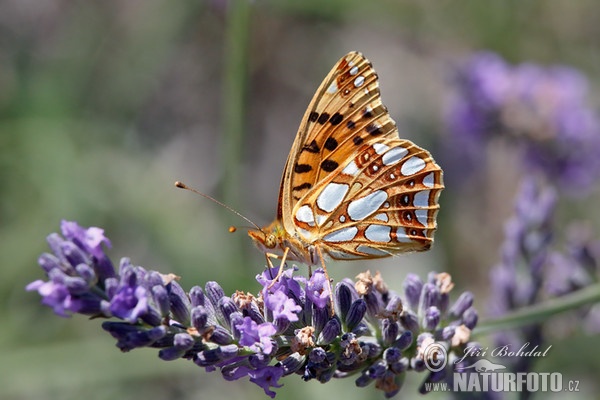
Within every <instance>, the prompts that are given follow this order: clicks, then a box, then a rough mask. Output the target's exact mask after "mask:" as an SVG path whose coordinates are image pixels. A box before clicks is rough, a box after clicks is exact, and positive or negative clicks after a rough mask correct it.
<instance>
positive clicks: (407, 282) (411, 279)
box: [403, 274, 423, 310]
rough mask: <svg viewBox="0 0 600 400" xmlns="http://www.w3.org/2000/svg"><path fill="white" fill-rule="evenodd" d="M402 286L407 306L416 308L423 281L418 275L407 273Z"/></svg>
mask: <svg viewBox="0 0 600 400" xmlns="http://www.w3.org/2000/svg"><path fill="white" fill-rule="evenodd" d="M403 286H404V294H405V296H406V300H407V301H408V306H409V307H410V308H412V309H413V310H417V307H418V306H419V300H420V298H421V290H422V289H423V281H422V280H421V278H420V277H419V276H418V275H415V274H408V275H406V278H405V279H404V284H403Z"/></svg>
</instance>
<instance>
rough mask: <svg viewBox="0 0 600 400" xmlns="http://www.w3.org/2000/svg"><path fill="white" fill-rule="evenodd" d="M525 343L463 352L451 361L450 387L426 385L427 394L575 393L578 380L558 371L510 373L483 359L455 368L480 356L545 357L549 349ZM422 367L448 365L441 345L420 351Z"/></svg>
mask: <svg viewBox="0 0 600 400" xmlns="http://www.w3.org/2000/svg"><path fill="white" fill-rule="evenodd" d="M528 347H529V343H525V344H524V345H523V346H521V347H520V348H519V349H518V350H514V351H512V350H510V346H502V347H498V348H496V349H493V350H492V351H490V352H489V353H488V351H489V350H488V349H481V348H479V349H470V348H467V349H465V355H464V356H463V357H462V358H460V359H457V360H455V361H454V362H453V364H452V366H453V367H454V374H453V384H452V387H450V386H449V385H448V384H447V383H446V382H438V383H429V384H428V385H426V387H425V389H426V390H427V391H451V390H452V391H455V392H524V391H527V392H563V391H568V392H578V391H579V381H577V380H564V379H563V376H562V374H561V373H559V372H510V371H508V370H507V368H506V366H504V365H502V364H496V363H493V362H492V361H489V360H487V359H485V358H480V359H479V360H477V361H475V362H473V363H472V364H471V365H467V366H464V363H462V365H463V366H461V367H460V369H458V368H459V367H458V365H461V364H460V363H461V362H462V361H464V360H465V359H466V357H473V356H476V357H481V356H484V355H487V354H489V355H494V356H500V355H503V356H507V357H511V356H512V357H544V356H545V355H546V354H547V352H548V350H549V349H550V347H551V346H550V347H548V348H547V349H545V350H543V351H542V350H539V349H538V348H537V346H535V347H534V348H531V349H528ZM423 355H424V359H425V366H426V367H427V369H428V370H430V371H432V372H438V371H441V370H442V369H444V368H445V367H446V365H447V363H448V354H447V350H446V348H445V347H444V346H442V345H440V344H439V343H432V344H430V345H429V346H427V347H426V348H425V350H424V351H423Z"/></svg>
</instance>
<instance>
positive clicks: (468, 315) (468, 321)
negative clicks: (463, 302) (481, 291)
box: [462, 307, 478, 330]
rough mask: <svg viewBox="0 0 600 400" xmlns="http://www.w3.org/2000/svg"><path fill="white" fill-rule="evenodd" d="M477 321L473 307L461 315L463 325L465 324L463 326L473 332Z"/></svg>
mask: <svg viewBox="0 0 600 400" xmlns="http://www.w3.org/2000/svg"><path fill="white" fill-rule="evenodd" d="M477 319H478V315H477V310H475V308H473V307H469V308H467V310H466V311H465V312H464V313H463V315H462V322H463V324H465V326H466V327H467V328H469V329H471V330H473V329H474V328H475V325H477Z"/></svg>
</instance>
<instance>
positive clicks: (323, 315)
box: [312, 307, 330, 332]
mask: <svg viewBox="0 0 600 400" xmlns="http://www.w3.org/2000/svg"><path fill="white" fill-rule="evenodd" d="M329 312H330V310H329V308H327V307H325V308H317V307H313V309H312V326H313V327H314V328H315V331H316V332H321V331H322V330H323V327H324V326H325V324H326V323H327V321H328V320H329Z"/></svg>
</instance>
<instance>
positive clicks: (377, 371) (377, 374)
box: [367, 360, 387, 379]
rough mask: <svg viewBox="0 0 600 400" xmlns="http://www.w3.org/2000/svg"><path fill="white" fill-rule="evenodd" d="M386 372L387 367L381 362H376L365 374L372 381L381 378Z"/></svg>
mask: <svg viewBox="0 0 600 400" xmlns="http://www.w3.org/2000/svg"><path fill="white" fill-rule="evenodd" d="M386 371H387V365H386V363H385V362H383V361H382V360H380V361H377V362H376V363H374V364H373V365H371V366H370V367H369V368H368V369H367V374H368V375H369V377H371V378H372V379H378V378H382V377H383V376H384V375H385V373H386Z"/></svg>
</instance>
